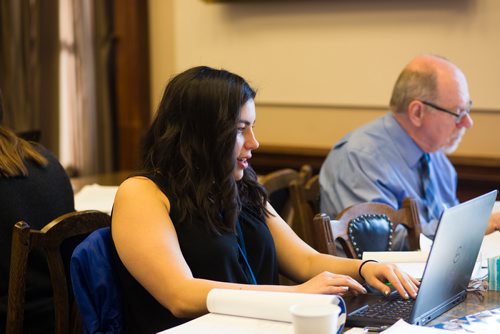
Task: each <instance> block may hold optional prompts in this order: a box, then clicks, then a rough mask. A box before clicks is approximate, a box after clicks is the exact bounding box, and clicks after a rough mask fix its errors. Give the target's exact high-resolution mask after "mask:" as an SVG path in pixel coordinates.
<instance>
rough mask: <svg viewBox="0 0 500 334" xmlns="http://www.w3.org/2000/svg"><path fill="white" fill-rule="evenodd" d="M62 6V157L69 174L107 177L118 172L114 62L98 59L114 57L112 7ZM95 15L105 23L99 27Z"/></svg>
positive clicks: (67, 0)
mask: <svg viewBox="0 0 500 334" xmlns="http://www.w3.org/2000/svg"><path fill="white" fill-rule="evenodd" d="M59 1H60V2H59V27H60V32H59V35H60V42H61V54H60V69H59V71H60V131H59V135H60V151H59V152H60V157H59V158H60V160H61V163H62V164H63V166H65V167H66V168H67V170H70V171H74V172H75V173H77V174H78V175H90V174H96V173H102V172H107V171H110V170H112V167H113V166H112V160H113V154H112V144H111V143H112V126H111V124H112V121H111V110H112V108H111V102H110V101H111V99H110V88H109V85H108V80H107V79H108V78H109V77H108V76H107V75H106V73H108V69H107V68H103V66H109V61H106V59H105V60H102V59H99V57H104V58H106V57H109V54H110V52H109V51H110V43H111V36H110V33H109V31H110V29H107V28H109V27H110V25H109V22H107V21H106V20H102V17H106V15H102V13H103V11H102V9H103V8H104V9H106V8H109V6H106V5H104V6H103V3H106V1H101V0H97V1H95V0H59ZM99 6H100V7H99ZM96 7H97V8H96ZM98 10H101V12H99V11H98ZM105 12H106V11H105V10H104V14H106V13H105ZM96 13H101V15H99V14H97V15H96ZM96 16H97V18H98V19H99V18H101V19H100V20H98V21H99V22H98V23H99V24H96ZM103 22H104V25H103ZM103 27H104V28H103ZM102 32H104V33H102ZM101 36H103V38H102V39H101ZM103 41H104V43H103ZM106 42H107V43H106ZM103 50H104V52H103ZM99 64H103V66H101V65H99ZM103 72H104V74H103ZM98 77H99V82H98V80H97V78H98ZM103 92H106V93H107V94H103Z"/></svg>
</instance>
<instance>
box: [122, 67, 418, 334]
mask: <svg viewBox="0 0 500 334" xmlns="http://www.w3.org/2000/svg"><path fill="white" fill-rule="evenodd" d="M254 97H255V91H254V90H253V89H252V88H251V87H250V86H249V85H248V83H247V82H246V81H245V80H244V79H243V78H241V77H240V76H238V75H235V74H233V73H230V72H227V71H224V70H216V69H212V68H209V67H195V68H192V69H189V70H187V71H185V72H183V73H181V74H179V75H177V76H176V77H175V78H174V79H173V80H171V81H170V83H169V84H168V85H167V88H166V89H165V92H164V95H163V98H162V101H161V103H160V106H159V108H158V111H157V113H156V116H155V119H154V121H153V123H152V125H151V127H150V128H149V131H148V132H147V134H146V138H145V141H144V147H143V167H144V170H143V173H142V174H141V175H139V176H135V177H132V178H130V179H128V180H126V181H125V182H124V183H123V184H122V185H121V186H120V188H119V190H118V193H117V195H116V198H115V203H114V208H113V217H112V236H113V242H114V245H115V249H116V251H117V252H116V254H115V255H117V256H116V259H115V260H116V261H115V266H116V268H115V269H116V271H117V273H118V278H119V282H120V285H121V289H122V294H123V306H124V313H125V314H124V321H125V323H124V327H125V329H126V331H128V332H130V333H152V332H158V331H160V330H164V329H166V328H170V327H173V326H175V325H178V324H181V323H182V322H185V321H187V320H188V319H190V318H194V317H196V316H199V315H202V314H204V313H206V312H207V308H206V298H207V294H208V292H209V291H210V290H211V289H213V288H227V289H246V290H267V291H288V292H309V293H325V294H339V295H342V294H345V293H348V292H349V293H355V294H356V293H365V292H366V291H365V289H364V288H363V287H362V286H361V284H360V283H358V281H357V280H359V281H361V280H362V277H360V275H359V274H360V273H359V269H360V265H361V261H359V260H352V259H343V258H336V257H333V256H330V255H325V254H320V253H318V252H316V251H315V250H313V249H312V248H311V247H309V246H308V245H307V244H306V243H304V242H303V241H302V240H301V239H300V238H298V237H297V235H296V234H295V233H294V232H293V231H292V230H291V229H290V227H289V226H288V224H287V223H286V222H284V221H283V219H281V218H280V217H279V215H278V214H277V213H276V211H275V210H274V209H273V208H272V207H271V206H270V204H269V203H268V202H267V195H266V192H265V190H264V189H263V187H262V186H261V185H259V184H258V183H257V178H256V175H255V173H254V171H253V170H252V168H251V167H250V165H249V160H250V158H251V157H252V150H255V149H257V148H258V146H259V143H258V142H257V140H256V138H255V135H254V132H253V127H254V124H255V118H256V114H255V104H254ZM278 272H280V273H282V274H284V275H286V276H288V277H289V278H291V279H293V280H294V281H297V282H303V283H301V284H298V285H295V286H279V285H278ZM362 275H363V278H365V279H366V281H367V282H368V283H369V284H370V285H372V286H374V287H376V288H378V289H380V290H383V291H385V290H384V289H388V287H387V286H386V285H385V284H384V283H383V282H385V281H386V280H388V281H390V282H391V283H392V284H393V286H394V287H395V288H396V289H397V290H398V291H399V292H400V293H401V294H402V295H404V296H406V297H408V294H407V293H409V294H410V295H411V296H412V297H414V296H415V295H416V291H417V284H418V283H417V282H416V281H414V280H413V279H411V278H409V277H408V276H407V275H406V274H404V273H401V272H399V271H398V269H397V268H396V267H394V266H391V265H386V264H379V263H374V262H370V263H366V264H365V265H364V266H363V270H362Z"/></svg>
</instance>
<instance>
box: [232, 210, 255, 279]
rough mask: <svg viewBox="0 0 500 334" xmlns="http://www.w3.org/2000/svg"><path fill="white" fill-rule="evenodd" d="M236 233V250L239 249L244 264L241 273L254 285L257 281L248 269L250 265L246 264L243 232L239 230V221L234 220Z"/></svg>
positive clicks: (250, 268) (250, 269)
mask: <svg viewBox="0 0 500 334" xmlns="http://www.w3.org/2000/svg"><path fill="white" fill-rule="evenodd" d="M236 231H237V233H238V234H237V235H236V238H237V239H238V249H239V251H240V254H241V257H242V258H243V261H244V262H245V265H246V267H245V268H243V271H244V272H245V274H246V276H247V278H248V280H249V281H250V283H251V284H255V285H256V284H257V280H256V279H255V276H254V274H253V271H252V267H250V263H248V259H247V250H246V248H245V238H244V236H243V230H242V229H241V226H240V221H239V220H236Z"/></svg>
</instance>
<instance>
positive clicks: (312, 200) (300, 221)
mask: <svg viewBox="0 0 500 334" xmlns="http://www.w3.org/2000/svg"><path fill="white" fill-rule="evenodd" d="M319 196H320V193H319V175H314V176H312V177H311V178H310V179H309V180H307V181H306V182H305V183H301V182H299V181H292V182H291V183H290V197H291V200H292V205H293V208H294V211H295V212H296V215H297V217H296V219H295V223H296V224H295V225H293V226H292V228H293V229H294V231H295V233H297V235H298V236H299V237H300V238H302V240H304V241H305V242H307V243H308V244H309V245H310V246H312V247H314V248H316V242H315V238H314V232H313V227H312V222H313V218H314V215H315V214H316V213H318V212H319Z"/></svg>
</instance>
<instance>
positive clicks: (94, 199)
mask: <svg viewBox="0 0 500 334" xmlns="http://www.w3.org/2000/svg"><path fill="white" fill-rule="evenodd" d="M117 190H118V186H101V185H98V184H92V185H86V186H84V187H83V188H82V189H81V190H80V191H79V192H78V193H77V194H76V195H75V209H76V210H77V211H83V210H99V211H102V212H106V213H108V214H111V209H112V208H113V202H114V200H115V195H116V191H117Z"/></svg>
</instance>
